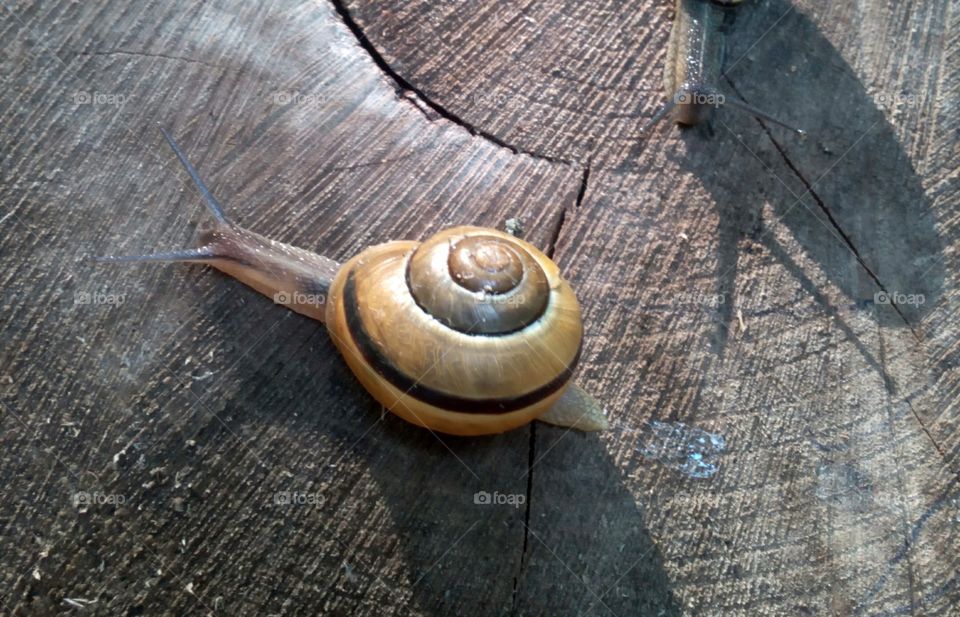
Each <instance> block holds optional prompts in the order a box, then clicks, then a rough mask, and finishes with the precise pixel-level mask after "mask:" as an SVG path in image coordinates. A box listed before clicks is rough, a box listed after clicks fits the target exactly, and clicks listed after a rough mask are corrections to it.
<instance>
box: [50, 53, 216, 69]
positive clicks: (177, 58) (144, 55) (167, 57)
mask: <svg viewBox="0 0 960 617" xmlns="http://www.w3.org/2000/svg"><path fill="white" fill-rule="evenodd" d="M67 54H69V55H70V57H71V58H75V57H77V56H134V57H137V58H162V59H164V60H175V61H177V62H186V63H188V64H202V65H204V66H209V67H210V68H214V69H220V70H221V71H225V70H227V67H225V66H220V65H219V64H213V63H210V62H207V61H205V60H197V59H195V58H186V57H184V56H174V55H172V54H161V53H150V52H145V51H129V50H126V49H105V50H102V51H98V50H95V51H77V50H67Z"/></svg>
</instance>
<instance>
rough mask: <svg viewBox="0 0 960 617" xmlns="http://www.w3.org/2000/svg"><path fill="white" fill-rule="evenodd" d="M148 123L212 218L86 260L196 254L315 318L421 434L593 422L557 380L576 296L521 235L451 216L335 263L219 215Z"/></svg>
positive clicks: (565, 374) (574, 330) (378, 394)
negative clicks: (177, 247) (413, 235)
mask: <svg viewBox="0 0 960 617" xmlns="http://www.w3.org/2000/svg"><path fill="white" fill-rule="evenodd" d="M160 130H161V132H162V133H163V136H164V138H165V139H166V141H167V143H168V144H169V145H170V147H171V148H172V149H173V152H174V154H175V155H176V157H177V159H178V160H179V161H180V163H181V165H183V167H184V169H185V170H186V171H187V173H188V174H189V175H190V177H191V178H192V180H193V182H194V184H195V185H196V186H197V188H198V190H199V192H200V194H201V196H202V197H203V200H204V202H205V203H206V204H207V207H208V209H209V210H210V212H211V213H212V215H213V218H214V221H215V224H214V226H213V228H212V229H211V230H209V231H207V232H204V233H203V234H202V235H201V239H200V243H199V246H198V247H197V248H195V249H188V250H183V251H174V252H167V253H156V254H151V255H129V256H106V257H100V258H98V259H99V260H101V261H111V262H129V261H182V262H200V263H204V264H208V265H211V266H213V267H214V268H217V269H218V270H221V271H223V272H224V273H226V274H228V275H230V276H232V277H234V278H236V279H238V280H239V281H241V282H243V283H245V284H247V285H249V286H250V287H252V288H253V289H255V290H256V291H258V292H260V293H262V294H264V295H266V296H268V297H271V298H273V299H274V301H275V302H277V303H280V304H284V305H285V306H287V307H288V308H290V309H292V310H294V311H296V312H298V313H301V314H303V315H306V316H307V317H311V318H313V319H317V320H319V321H322V322H324V323H325V324H326V326H327V329H328V331H329V333H330V335H331V338H332V339H333V342H334V344H335V346H336V347H337V348H338V350H339V351H340V353H341V355H342V356H343V358H344V359H345V360H346V363H347V365H348V366H349V368H350V370H351V371H352V372H353V373H354V375H356V377H357V379H358V380H359V381H360V383H361V384H362V385H363V387H364V388H365V389H366V390H367V391H368V392H369V393H370V394H371V395H372V396H373V397H374V398H375V399H376V400H377V401H378V402H379V403H380V404H381V405H383V406H384V407H385V408H387V409H388V410H389V411H391V412H393V413H394V414H396V415H398V416H400V417H401V418H403V419H404V420H406V421H408V422H411V423H413V424H417V425H419V426H423V427H426V428H428V429H430V430H432V431H439V432H442V433H448V434H454V435H484V434H492V433H500V432H504V431H508V430H510V429H514V428H517V427H519V426H522V425H524V424H527V423H529V422H531V421H532V420H534V419H539V420H542V421H546V422H549V423H553V424H557V425H560V426H567V427H572V428H577V429H580V430H601V429H604V428H607V419H606V416H605V414H604V413H603V410H602V409H601V407H600V405H599V404H598V403H597V402H596V401H595V400H594V399H593V398H592V397H591V396H590V395H589V394H587V393H586V392H585V391H584V390H582V389H581V388H579V387H578V386H576V385H575V384H573V383H572V382H571V374H572V372H573V369H574V367H575V366H576V364H577V360H578V358H579V356H580V348H581V342H582V338H583V326H582V323H581V317H580V307H579V304H578V303H577V299H576V297H575V295H574V292H573V290H572V289H571V288H570V285H569V284H568V283H567V282H566V281H565V280H564V279H563V278H562V277H561V276H560V272H559V268H558V267H557V266H556V264H554V262H553V261H551V260H550V258H549V257H547V256H546V255H544V254H543V253H542V252H540V251H539V250H538V249H537V248H536V247H534V246H533V245H532V244H530V243H528V242H525V241H523V240H521V239H519V238H516V237H514V236H511V235H509V234H507V233H504V232H501V231H497V230H494V229H487V228H483V227H470V226H461V227H453V228H450V229H446V230H443V231H441V232H440V233H438V234H436V235H434V236H433V237H432V238H429V239H427V240H425V241H424V242H405V241H394V242H387V243H385V244H380V245H376V246H373V247H370V248H367V249H366V250H364V251H363V252H361V253H360V254H359V255H357V256H355V257H353V258H352V259H350V260H349V261H347V262H346V263H345V264H342V265H341V264H338V263H337V262H335V261H334V260H332V259H329V258H327V257H324V256H322V255H318V254H316V253H312V252H310V251H306V250H304V249H301V248H297V247H294V246H291V245H288V244H284V243H282V242H277V241H275V240H271V239H269V238H266V237H264V236H261V235H259V234H257V233H254V232H252V231H249V230H247V229H244V228H242V227H240V226H239V225H237V224H235V223H233V222H231V221H230V220H229V219H228V218H227V217H226V215H225V214H224V210H223V208H222V207H221V206H220V204H219V203H218V202H217V201H216V199H214V197H213V195H212V194H211V193H210V191H209V189H207V187H206V185H205V184H204V182H203V180H202V179H201V178H200V176H199V174H198V173H197V171H196V169H195V168H194V167H193V165H192V164H191V163H190V162H189V160H187V157H186V155H185V154H184V153H183V152H182V151H181V149H180V148H179V147H178V146H177V144H176V143H175V142H174V140H173V138H172V137H171V136H170V134H169V133H168V132H167V131H165V130H164V129H162V128H161V129H160Z"/></svg>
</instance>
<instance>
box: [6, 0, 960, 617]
mask: <svg viewBox="0 0 960 617" xmlns="http://www.w3.org/2000/svg"><path fill="white" fill-rule="evenodd" d="M671 12H672V3H671V2H660V3H633V2H630V3H625V2H618V1H614V0H609V1H604V0H590V1H582V2H581V1H576V0H567V1H566V2H561V1H559V0H546V1H542V2H516V3H514V2H510V3H506V2H499V3H498V2H493V1H481V0H444V1H442V2H432V1H427V0H408V1H405V2H386V3H384V2H348V3H346V4H331V3H329V2H326V1H322V0H313V1H308V2H301V3H296V2H294V3H244V2H236V1H232V0H224V1H221V2H215V3H204V4H202V5H200V4H194V3H180V2H173V3H148V2H144V3H130V4H123V3H116V2H114V3H111V2H100V1H97V2H82V3H74V2H66V1H62V2H61V1H57V0H46V1H45V2H18V3H15V4H14V3H6V4H4V5H3V8H2V15H3V16H2V18H0V44H2V45H0V49H2V50H3V51H2V52H0V65H2V69H3V70H2V73H0V74H2V79H3V89H2V91H0V117H2V129H0V131H2V136H0V145H2V151H3V158H2V164H0V165H2V166H0V179H2V182H0V230H2V234H0V256H2V262H0V264H2V265H0V285H2V290H3V297H2V303H0V341H2V347H0V404H2V405H0V427H2V428H0V440H2V443H0V481H2V485H3V487H4V491H3V499H2V500H0V614H4V615H7V614H11V615H12V614H18V615H19V614H24V615H32V614H36V615H46V614H98V615H138V614H139V615H185V614H190V615H193V614H196V615H207V614H224V615H246V614H249V615H271V614H275V615H279V614H303V615H314V614H331V615H354V614H356V615H453V614H463V615H568V614H569V615H578V614H599V615H679V614H688V615H758V614H762V615H794V614H798V615H905V614H911V615H951V614H956V610H957V608H956V607H957V606H958V605H960V581H958V574H957V571H958V566H960V487H958V482H957V478H958V473H960V430H958V429H960V426H958V425H960V421H958V417H960V416H958V413H957V404H956V399H957V392H958V388H957V383H958V380H957V376H958V371H960V368H958V367H960V364H958V360H957V354H958V353H960V352H958V350H960V345H958V337H957V328H956V314H957V308H958V304H957V303H958V296H957V293H956V291H955V279H956V273H957V270H958V265H960V264H958V259H957V253H956V248H955V247H956V241H955V238H956V236H957V233H958V232H957V229H956V225H957V220H958V218H957V214H958V203H960V200H958V194H957V187H958V185H957V168H958V165H957V162H958V158H960V150H958V147H957V143H958V142H960V139H958V138H960V126H958V116H957V113H956V104H957V91H958V85H957V84H958V81H957V77H958V68H960V61H958V56H957V53H956V50H957V49H958V45H957V44H958V40H957V35H956V32H960V23H958V21H960V16H958V14H960V12H958V10H957V5H956V3H951V2H947V1H946V0H937V1H934V2H925V3H876V4H873V5H864V4H862V3H860V4H856V3H851V4H850V5H849V6H848V5H842V3H827V2H821V1H819V0H818V1H817V2H813V1H811V0H808V1H805V2H802V3H801V2H792V3H788V2H787V1H786V0H762V1H757V2H753V1H750V2H748V3H746V4H745V6H744V8H743V10H741V11H739V12H738V18H737V21H736V23H735V24H734V26H735V28H734V30H733V32H732V33H731V35H730V37H729V38H730V45H731V49H730V52H729V54H728V66H730V67H731V68H730V71H729V75H728V77H729V79H728V80H727V81H726V83H724V84H722V85H721V86H722V87H723V88H724V89H725V90H726V91H727V92H738V93H739V94H740V95H741V96H742V97H743V98H746V99H747V100H748V101H750V102H751V103H753V104H755V105H757V106H760V107H763V108H765V109H769V110H772V111H776V112H777V113H778V115H780V116H782V117H784V118H785V119H787V120H788V121H790V122H792V123H795V124H798V125H800V126H802V127H803V128H805V129H806V130H807V131H808V132H809V133H810V137H809V138H808V139H806V140H803V141H800V140H797V139H795V138H793V137H791V136H789V135H788V134H787V133H785V132H784V131H782V130H780V129H778V128H776V127H771V126H767V125H764V124H762V123H759V122H757V121H756V120H753V119H751V118H749V117H746V116H742V115H740V114H737V113H736V112H733V111H731V110H720V111H719V112H718V114H717V115H716V117H715V119H714V121H713V123H712V125H711V127H709V128H708V127H703V128H698V129H694V130H689V131H683V132H681V131H678V130H676V129H674V128H672V127H667V126H663V127H661V128H659V129H658V130H657V132H656V135H655V136H654V138H652V139H650V140H646V141H641V140H638V139H637V138H636V130H637V128H638V126H639V125H640V123H642V121H643V119H644V118H647V117H649V116H650V115H652V113H653V112H654V110H655V109H656V107H657V106H658V105H659V103H660V101H661V100H662V97H663V95H662V93H661V92H660V86H659V84H660V79H661V70H662V61H663V55H664V45H665V43H666V39H667V35H668V33H669V26H670V19H671ZM157 123H160V124H162V125H164V126H166V127H168V128H169V129H170V130H171V131H172V132H173V134H174V135H175V136H176V137H177V139H178V141H179V142H180V144H181V146H182V147H183V148H184V149H185V150H186V151H187V152H188V154H189V155H190V156H191V158H192V159H193V160H194V162H195V163H196V164H197V165H198V167H199V168H200V170H201V172H202V173H203V174H204V176H205V177H206V178H207V179H208V183H209V184H210V185H211V188H212V189H213V190H214V193H215V194H216V195H217V196H218V197H219V198H220V200H221V201H222V202H224V203H225V204H226V206H227V208H228V209H229V211H230V212H231V213H232V214H233V216H234V217H235V218H236V219H237V220H238V221H239V222H240V223H242V224H243V225H245V226H248V227H250V228H252V229H254V230H256V231H259V232H261V233H264V234H266V235H268V236H271V237H275V238H278V239H282V240H285V241H289V242H292V243H295V244H298V245H300V246H303V247H305V248H309V249H312V250H317V251H318V252H322V253H324V254H327V255H329V256H331V257H334V258H337V259H341V260H342V259H344V258H347V257H349V256H350V255H353V254H355V253H356V252H357V251H359V250H360V249H361V248H362V247H364V246H367V245H369V244H372V243H376V242H380V241H385V240H389V239H396V238H414V239H416V238H424V237H427V236H428V235H430V233H431V232H432V231H435V230H437V229H440V228H442V227H445V226H448V225H452V224H464V223H471V224H482V225H489V226H496V227H502V226H503V225H504V224H505V221H506V219H508V218H511V217H522V218H523V220H524V224H525V225H524V226H525V228H526V232H527V238H528V239H530V240H531V241H532V242H534V243H535V244H537V245H539V246H541V247H542V248H544V249H546V250H548V251H550V252H551V253H552V254H553V255H554V257H555V258H556V260H557V261H558V263H559V264H560V265H561V267H562V268H563V270H564V272H565V273H566V276H567V278H568V279H569V280H570V281H571V282H572V283H573V285H574V287H575V289H576V290H577V291H578V295H579V297H580V299H581V302H582V304H583V307H584V316H585V321H586V340H585V348H584V357H583V363H582V366H581V368H580V369H579V371H578V379H579V381H580V383H581V384H582V385H584V386H585V387H587V388H588V389H589V390H590V391H591V392H593V393H594V394H595V395H596V396H597V397H599V398H600V399H601V400H602V401H603V402H604V403H605V405H606V406H607V408H608V410H609V412H610V415H611V419H612V421H613V423H614V428H613V429H612V430H611V431H608V432H606V433H605V434H602V435H583V434H579V433H575V432H567V431H564V430H561V429H558V428H553V427H547V426H544V425H534V426H531V427H528V428H525V429H522V430H518V431H515V432H512V433H509V434H506V435H502V436H496V437H489V438H483V439H456V438H443V439H438V438H437V437H435V436H433V435H431V434H430V433H428V432H426V431H422V430H419V429H416V428H414V427H410V426H407V425H405V424H404V423H403V422H402V421H400V420H398V419H395V418H394V417H392V416H390V415H386V416H384V415H382V413H381V410H380V408H379V407H378V406H377V405H376V404H375V403H374V402H373V401H372V399H371V398H370V397H368V396H367V395H366V394H365V393H364V392H363V390H362V389H361V388H360V387H359V386H358V385H357V384H356V382H355V381H354V380H353V379H352V377H351V375H350V373H349V371H348V370H347V369H346V368H345V366H344V365H343V364H342V362H341V361H340V360H339V358H337V356H336V352H335V349H334V347H333V345H332V344H331V342H330V341H329V340H328V337H327V335H326V333H325V331H324V330H323V328H322V327H320V326H319V325H318V324H316V323H314V322H310V321H308V320H306V319H304V318H301V317H299V316H297V315H294V314H292V313H289V312H288V311H284V310H282V309H281V308H279V307H277V306H275V305H274V304H273V303H271V302H270V301H269V300H268V299H266V298H263V297H261V296H258V295H257V294H255V293H254V292H252V291H251V290H249V289H247V288H245V287H243V286H242V285H240V284H238V283H236V282H234V281H231V280H229V279H227V278H225V277H223V276H222V275H219V274H218V273H215V272H213V271H210V270H209V269H205V268H199V267H187V266H182V265H181V266H160V265H155V264H154V265H137V266H128V267H120V266H116V265H104V264H95V263H92V262H91V261H90V260H89V259H88V257H89V256H90V255H96V254H102V253H134V252H147V251H151V250H155V249H158V248H163V249H166V248H175V247H182V246H189V245H190V243H191V242H192V238H193V236H194V234H195V231H196V229H197V228H198V227H199V226H202V224H203V223H204V221H205V220H206V216H207V215H206V214H205V213H204V212H203V210H202V206H201V205H200V203H199V198H198V196H197V194H196V192H195V191H194V190H193V189H192V188H191V187H190V185H189V184H188V181H187V179H186V177H185V174H183V172H182V171H181V170H180V169H179V168H178V167H177V166H176V163H175V161H174V159H173V157H172V155H171V154H170V153H169V152H168V151H167V149H166V148H165V145H164V144H163V142H162V139H161V137H160V135H159V132H158V131H157V130H156V128H155V125H156V124H157ZM881 291H886V292H890V293H894V294H896V293H900V294H923V295H924V297H925V299H926V302H924V303H923V304H922V305H919V306H911V305H904V306H900V307H898V309H899V310H898V311H895V310H893V308H892V307H890V306H884V305H878V304H877V303H876V302H875V301H874V300H875V294H877V293H878V292H881ZM97 292H99V293H103V294H113V296H112V297H122V298H123V300H124V301H123V303H122V304H120V305H104V304H99V305H98V304H86V303H83V300H84V298H85V297H87V296H85V295H84V294H94V293H97ZM704 299H708V300H709V299H712V301H704ZM649 422H664V423H678V422H679V423H684V424H686V425H688V426H690V427H697V428H699V429H703V430H707V431H710V432H712V433H715V434H718V435H722V436H723V438H724V440H725V442H726V449H725V450H724V451H723V452H722V454H721V456H720V458H719V470H718V471H717V473H716V474H715V475H712V476H711V477H706V478H696V477H691V476H689V475H685V474H684V473H683V472H681V471H678V470H677V469H676V468H674V467H672V466H671V465H669V464H666V463H667V461H665V460H662V459H661V460H656V457H654V456H644V455H643V454H642V453H641V452H640V451H639V449H640V448H641V447H642V445H643V444H644V443H646V441H645V440H647V439H649V435H648V429H649V425H648V423H649ZM674 426H675V425H674ZM477 491H488V492H491V493H493V492H494V491H496V492H499V493H501V494H507V495H513V496H523V497H524V500H525V503H523V504H522V505H520V506H519V507H512V506H508V505H503V506H492V505H489V506H484V505H477V504H475V503H474V494H475V493H476V492H477ZM78 494H80V495H89V496H92V498H94V499H99V500H100V501H107V502H110V503H93V504H86V505H85V504H77V503H76V496H77V495H78ZM278 494H279V495H280V496H284V495H288V494H294V495H296V494H299V495H300V496H301V497H302V498H303V499H302V500H303V501H305V502H308V503H301V504H287V505H284V504H280V503H277V496H278ZM118 501H122V503H116V502H118Z"/></svg>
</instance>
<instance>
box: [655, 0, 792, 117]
mask: <svg viewBox="0 0 960 617" xmlns="http://www.w3.org/2000/svg"><path fill="white" fill-rule="evenodd" d="M742 2H743V0H676V13H675V15H676V16H675V18H674V22H673V28H672V29H671V30H670V39H669V42H668V43H667V57H666V64H665V65H664V69H663V87H664V91H665V93H666V96H667V102H666V103H665V104H664V105H663V107H661V108H660V109H659V110H658V111H657V113H656V114H655V115H654V117H653V118H652V119H651V120H650V121H649V122H647V124H646V125H645V126H644V127H643V129H642V130H643V131H644V132H646V131H647V130H649V129H650V128H651V127H652V126H653V125H654V124H656V123H657V122H659V121H660V120H662V119H663V118H665V117H666V116H667V115H670V114H671V112H672V113H673V118H674V121H675V122H676V123H677V124H679V125H681V126H694V125H696V124H700V123H701V122H704V121H706V120H707V119H709V118H710V115H711V114H712V113H713V110H714V109H716V108H717V107H720V106H722V105H729V106H731V107H734V108H737V109H740V110H741V111H744V112H747V113H749V114H751V115H753V116H755V117H757V118H760V119H763V120H768V121H770V122H773V123H774V124H779V125H780V126H783V127H785V128H788V129H790V130H791V131H793V132H794V133H797V134H799V135H803V134H804V132H803V131H801V130H800V129H796V128H793V127H791V126H789V125H788V124H785V123H784V122H782V121H780V120H778V119H777V118H775V117H774V116H771V115H770V114H768V113H766V112H764V111H762V110H760V109H757V108H755V107H753V106H751V105H749V104H748V103H746V102H744V101H741V100H739V99H737V98H734V97H731V96H727V95H726V94H724V93H722V92H720V91H719V90H718V85H719V83H720V77H721V74H722V69H723V58H724V53H725V40H724V37H725V33H724V23H725V21H726V19H727V16H728V15H730V11H731V10H732V9H734V8H736V7H737V6H738V5H740V4H741V3H742Z"/></svg>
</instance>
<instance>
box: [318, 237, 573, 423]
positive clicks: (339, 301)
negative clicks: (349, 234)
mask: <svg viewBox="0 0 960 617" xmlns="http://www.w3.org/2000/svg"><path fill="white" fill-rule="evenodd" d="M326 310H327V320H326V321H327V326H328V328H329V330H330V333H331V335H332V337H333V340H334V343H335V344H336V345H337V347H338V348H339V350H340V352H341V353H342V354H343V356H344V359H345V360H346V362H347V364H348V365H349V366H350V368H351V370H352V371H353V372H354V373H355V374H356V375H357V377H358V379H359V380H360V382H361V383H362V384H363V385H364V387H365V388H366V389H367V390H368V391H369V392H370V393H371V394H372V395H373V396H374V397H375V398H376V399H377V400H378V401H379V402H380V403H381V404H382V405H384V406H385V407H386V408H387V409H389V410H390V411H392V412H394V413H396V414H397V415H399V416H401V417H402V418H404V419H406V420H408V421H409V422H412V423H414V424H418V425H420V426H425V427H427V428H430V429H433V430H437V431H441V432H444V433H451V434H457V435H479V434H487V433H498V432H502V431H506V430H510V429H512V428H515V427H517V426H520V425H522V424H526V423H527V422H530V421H531V420H532V419H534V418H536V417H537V416H538V415H540V414H541V413H543V412H544V411H546V410H547V409H548V408H549V407H550V406H551V405H552V404H553V403H554V402H555V401H556V400H557V399H558V398H559V397H560V395H561V394H562V393H563V390H564V389H565V388H566V386H567V384H568V383H569V380H570V376H571V373H572V371H573V369H574V367H575V366H576V362H577V359H578V358H579V354H580V345H581V341H582V337H583V328H582V325H581V320H580V307H579V305H578V303H577V300H576V297H575V296H574V293H573V291H572V289H571V288H570V286H569V285H568V284H567V283H566V281H564V280H563V279H562V278H561V277H560V274H559V270H558V268H557V266H556V264H554V263H553V262H552V261H551V260H550V259H549V258H548V257H547V256H546V255H544V254H543V253H541V252H540V251H539V250H538V249H537V248H536V247H534V246H533V245H531V244H529V243H527V242H524V241H523V240H519V239H517V238H515V237H513V236H510V235H508V234H505V233H503V232H499V231H496V230H492V229H485V228H481V227H454V228H451V229H447V230H444V231H443V232H441V233H439V234H437V235H435V236H433V237H432V238H430V239H428V240H427V241H425V242H423V243H422V244H420V243H415V242H390V243H387V244H381V245H378V246H374V247H371V248H369V249H367V250H365V251H364V252H362V253H361V254H359V255H357V256H356V257H354V258H353V259H351V260H350V261H349V262H347V263H346V264H345V265H344V266H343V267H342V268H341V269H340V271H339V272H338V274H337V276H336V278H335V279H334V281H333V285H332V287H331V290H330V298H329V302H328V304H327V309H326Z"/></svg>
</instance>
